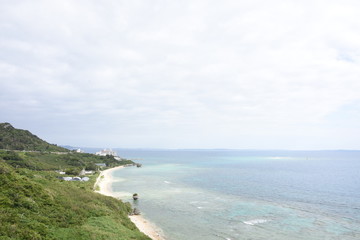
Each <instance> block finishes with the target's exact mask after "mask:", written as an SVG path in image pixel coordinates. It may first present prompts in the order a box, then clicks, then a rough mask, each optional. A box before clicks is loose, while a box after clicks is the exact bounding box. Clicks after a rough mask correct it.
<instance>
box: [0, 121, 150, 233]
mask: <svg viewBox="0 0 360 240" xmlns="http://www.w3.org/2000/svg"><path fill="white" fill-rule="evenodd" d="M0 129H1V130H0V139H1V141H0V142H1V144H3V145H1V146H2V148H10V149H16V150H26V151H12V150H0V240H5V239H19V240H20V239H29V240H30V239H34V240H35V239H36V240H37V239H39V240H40V239H64V240H65V239H75V240H77V239H80V240H82V239H84V240H85V239H86V240H90V239H106V240H111V239H120V240H121V239H123V240H125V239H144V240H145V239H146V240H149V238H148V237H147V236H145V235H144V234H143V233H141V232H140V231H139V230H138V229H137V228H136V227H135V225H134V224H133V223H132V222H131V221H130V220H129V218H128V217H127V216H128V214H129V213H130V212H131V210H132V209H131V206H130V204H129V203H123V202H122V201H119V200H117V199H115V198H112V197H107V196H103V195H101V194H98V193H95V192H94V191H93V186H94V182H95V180H96V177H97V176H98V174H94V175H92V176H90V181H88V182H75V181H63V180H60V179H59V178H58V177H59V176H60V175H59V174H58V173H56V172H55V171H54V170H60V169H61V170H66V171H67V172H70V173H71V174H77V173H78V172H79V171H80V170H81V169H83V168H86V169H89V170H95V169H96V168H97V166H96V163H105V164H106V166H107V167H113V166H117V165H123V164H128V163H133V162H132V161H130V160H122V161H117V160H116V159H115V158H114V157H113V156H105V157H102V156H96V155H93V154H85V153H74V152H68V151H67V150H66V151H60V150H61V149H60V148H58V147H56V146H55V145H51V144H48V143H46V142H45V141H43V140H41V139H39V138H37V137H36V136H34V135H32V134H31V133H30V132H28V131H24V130H18V129H14V128H13V127H12V126H11V125H10V124H0ZM22 137H24V138H26V139H27V140H24V141H23V140H21V138H22ZM29 141H30V142H29ZM31 141H35V143H34V142H31ZM53 147H54V148H53ZM0 148H1V147H0ZM34 150H35V152H34ZM44 150H46V151H44ZM50 151H56V152H52V153H51V152H50Z"/></svg>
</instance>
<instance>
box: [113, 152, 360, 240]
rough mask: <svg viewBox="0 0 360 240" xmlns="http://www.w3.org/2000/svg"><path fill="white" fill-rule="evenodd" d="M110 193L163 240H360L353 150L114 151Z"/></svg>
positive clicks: (359, 184) (359, 179)
mask: <svg viewBox="0 0 360 240" xmlns="http://www.w3.org/2000/svg"><path fill="white" fill-rule="evenodd" d="M117 151H118V153H119V154H120V155H121V156H122V157H125V158H133V159H138V160H136V161H137V162H140V163H142V164H143V167H142V168H133V167H131V168H125V169H120V170H118V171H116V172H114V177H116V178H121V181H119V182H115V183H113V186H112V187H113V191H115V192H121V193H122V194H123V198H124V199H125V200H126V201H130V202H133V201H132V200H131V195H132V193H135V192H136V193H138V194H139V196H140V199H139V200H138V201H137V202H136V203H134V205H135V206H136V207H137V208H139V209H140V211H141V212H142V214H143V215H144V216H145V217H146V218H148V219H149V220H151V221H153V222H154V223H156V224H157V225H158V226H159V227H161V228H162V230H163V231H164V233H165V235H166V236H167V239H170V240H180V239H181V240H182V239H210V240H211V239H232V240H233V239H267V240H269V239H360V174H359V172H360V152H357V151H318V152H316V151H314V152H310V151H296V152H295V151H294V152H292V151H225V150H211V151H204V150H192V151H189V150H171V151H170V150H164V151H145V150H143V151H140V150H138V151H135V150H117Z"/></svg>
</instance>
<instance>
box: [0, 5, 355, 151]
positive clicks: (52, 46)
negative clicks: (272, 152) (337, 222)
mask: <svg viewBox="0 0 360 240" xmlns="http://www.w3.org/2000/svg"><path fill="white" fill-rule="evenodd" d="M1 5H2V7H1V10H0V16H1V17H0V31H1V32H2V35H1V36H0V51H1V53H2V54H1V56H0V83H1V89H0V100H1V101H0V109H1V110H0V114H1V116H3V117H2V118H3V121H10V122H11V121H12V122H15V123H18V124H19V125H20V126H19V127H22V128H29V129H30V130H31V129H35V130H37V131H40V132H42V133H43V135H44V136H45V137H47V138H49V137H50V138H51V139H52V141H53V142H58V143H62V144H74V145H93V146H94V145H111V146H113V147H116V146H120V147H121V146H128V147H138V146H139V147H237V148H317V147H321V148H358V145H357V144H358V143H357V141H355V137H354V136H353V135H352V132H354V131H352V132H351V131H348V130H346V131H345V130H343V128H342V127H341V126H338V122H337V123H336V124H335V122H334V123H331V121H330V123H329V116H332V114H336V113H337V112H339V109H342V108H343V107H344V106H347V105H351V104H352V103H354V102H357V101H359V98H360V95H359V94H358V92H359V89H360V81H359V80H358V76H360V67H359V64H360V51H359V49H360V31H359V29H360V21H359V20H358V17H357V16H359V14H360V5H359V3H358V2H357V1H335V0H334V1H321V0H317V1H302V2H299V1H286V2H284V1H275V0H274V1H270V2H269V1H223V2H221V3H219V2H218V1H178V2H167V1H156V2H154V1H152V2H148V1H105V2H102V3H101V4H100V3H98V2H96V1H76V2H74V1H52V2H48V1H35V2H31V3H30V2H28V1H12V2H8V3H1ZM351 106H353V108H356V106H357V105H351ZM352 116H358V115H352ZM25 119H26V120H25ZM39 119H41V120H40V121H39ZM359 120H360V119H359ZM331 124H333V125H331ZM351 124H352V125H350V126H349V127H350V128H351V129H353V130H355V131H359V130H358V129H359V128H358V126H357V125H356V121H354V122H352V123H351ZM15 125H16V124H15ZM325 125H326V126H325ZM54 127H56V128H57V129H58V132H57V133H56V131H55V132H54V130H50V129H53V128H54ZM74 129H77V130H76V131H78V134H77V135H78V136H77V137H76V140H74V141H73V142H71V140H69V138H68V136H69V135H71V132H72V131H74ZM89 129H91V131H89ZM331 129H333V130H331ZM333 132H337V135H342V136H341V137H343V138H348V139H353V141H344V142H339V145H338V146H337V145H336V144H337V142H336V138H334V139H331V138H329V134H330V133H333ZM92 135H93V136H92ZM330 135H331V134H330ZM81 136H83V137H81ZM91 136H92V137H91ZM118 136H123V137H120V138H119V137H118ZM310 137H311V138H312V139H313V140H311V141H310V140H309V138H310ZM189 138H191V140H190V139H189ZM89 139H91V140H89ZM164 139H165V140H164ZM299 139H300V140H299ZM292 142H296V144H292Z"/></svg>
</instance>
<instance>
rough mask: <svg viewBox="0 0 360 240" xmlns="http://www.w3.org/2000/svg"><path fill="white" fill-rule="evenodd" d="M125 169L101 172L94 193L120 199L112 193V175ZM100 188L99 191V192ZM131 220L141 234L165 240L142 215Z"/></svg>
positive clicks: (155, 239) (157, 239)
mask: <svg viewBox="0 0 360 240" xmlns="http://www.w3.org/2000/svg"><path fill="white" fill-rule="evenodd" d="M121 168H124V166H118V167H114V168H110V169H106V170H104V171H101V172H100V175H99V176H98V177H97V179H96V182H95V184H94V189H95V190H94V191H95V192H97V193H100V194H102V195H105V196H110V197H114V198H117V199H119V197H117V196H116V194H115V193H114V192H113V191H112V189H111V185H112V183H113V180H114V179H113V176H112V173H113V172H114V171H115V170H118V169H121ZM97 188H99V190H97ZM129 219H130V220H131V221H132V222H133V223H134V224H135V225H136V227H137V228H138V229H139V230H140V232H142V233H144V234H145V235H147V236H148V237H150V238H151V239H152V240H165V238H164V237H163V236H162V233H161V230H160V229H159V228H158V227H156V226H155V225H154V224H153V223H151V222H149V221H148V220H146V219H145V218H144V217H143V216H141V215H132V216H129Z"/></svg>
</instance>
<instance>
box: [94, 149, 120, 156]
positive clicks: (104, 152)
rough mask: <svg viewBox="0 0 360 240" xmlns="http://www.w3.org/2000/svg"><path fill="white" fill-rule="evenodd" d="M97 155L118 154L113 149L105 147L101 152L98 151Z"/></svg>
mask: <svg viewBox="0 0 360 240" xmlns="http://www.w3.org/2000/svg"><path fill="white" fill-rule="evenodd" d="M95 155H99V156H106V155H110V156H117V153H116V152H115V151H113V150H111V149H104V150H101V151H100V152H96V153H95Z"/></svg>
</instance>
